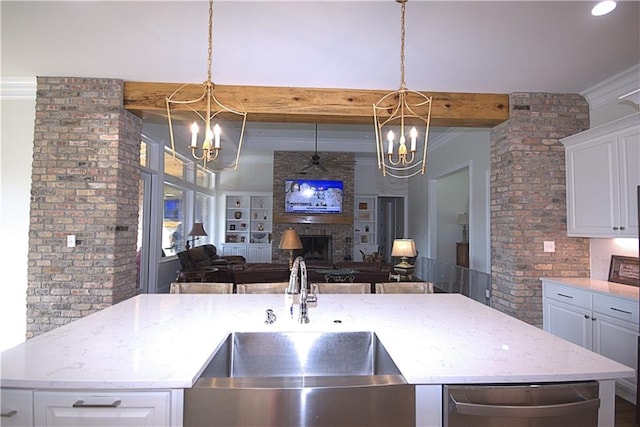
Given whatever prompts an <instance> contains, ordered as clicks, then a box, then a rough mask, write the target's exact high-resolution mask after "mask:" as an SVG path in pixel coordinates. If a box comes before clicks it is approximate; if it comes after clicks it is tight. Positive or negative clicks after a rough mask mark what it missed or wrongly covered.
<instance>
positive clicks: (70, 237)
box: [67, 234, 76, 248]
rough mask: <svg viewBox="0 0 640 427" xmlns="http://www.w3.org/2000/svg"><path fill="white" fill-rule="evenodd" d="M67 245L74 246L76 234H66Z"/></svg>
mask: <svg viewBox="0 0 640 427" xmlns="http://www.w3.org/2000/svg"><path fill="white" fill-rule="evenodd" d="M67 247H68V248H75V247H76V235H75V234H69V235H68V236H67Z"/></svg>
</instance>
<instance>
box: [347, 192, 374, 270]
mask: <svg viewBox="0 0 640 427" xmlns="http://www.w3.org/2000/svg"><path fill="white" fill-rule="evenodd" d="M353 216H354V218H353V259H354V260H356V261H361V260H362V252H364V253H365V254H370V253H373V252H377V251H378V242H377V238H376V197H375V196H356V197H355V198H354V206H353ZM361 251H362V252H361Z"/></svg>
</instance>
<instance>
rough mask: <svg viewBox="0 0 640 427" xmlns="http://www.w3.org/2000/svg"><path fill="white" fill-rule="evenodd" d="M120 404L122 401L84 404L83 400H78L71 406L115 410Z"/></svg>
mask: <svg viewBox="0 0 640 427" xmlns="http://www.w3.org/2000/svg"><path fill="white" fill-rule="evenodd" d="M121 403H122V400H116V401H115V402H113V403H104V404H100V403H84V400H78V401H77V402H76V403H74V404H73V407H74V408H117V407H118V406H120V404H121Z"/></svg>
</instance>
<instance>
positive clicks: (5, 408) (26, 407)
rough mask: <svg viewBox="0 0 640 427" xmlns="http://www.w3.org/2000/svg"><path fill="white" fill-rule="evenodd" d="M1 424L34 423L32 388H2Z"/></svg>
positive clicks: (23, 426) (26, 426)
mask: <svg viewBox="0 0 640 427" xmlns="http://www.w3.org/2000/svg"><path fill="white" fill-rule="evenodd" d="M0 406H1V407H2V410H0V413H1V414H2V417H0V426H2V427H13V426H20V427H28V426H32V425H33V392H32V391H31V390H18V389H6V388H3V389H2V390H0Z"/></svg>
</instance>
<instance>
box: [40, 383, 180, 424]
mask: <svg viewBox="0 0 640 427" xmlns="http://www.w3.org/2000/svg"><path fill="white" fill-rule="evenodd" d="M33 402H34V421H35V425H37V426H45V427H46V426H67V425H69V426H80V425H86V424H87V420H88V419H90V420H91V425H96V426H97V425H100V426H106V425H111V426H119V427H124V426H132V427H133V426H135V427H143V426H144V427H147V426H148V427H151V426H153V427H161V426H166V427H169V426H170V425H171V418H170V417H171V414H170V411H171V393H170V392H169V391H157V392H150V391H149V392H148V391H144V392H132V391H123V392H103V391H95V392H92V391H84V390H82V391H77V392H75V391H35V392H34V396H33Z"/></svg>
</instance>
